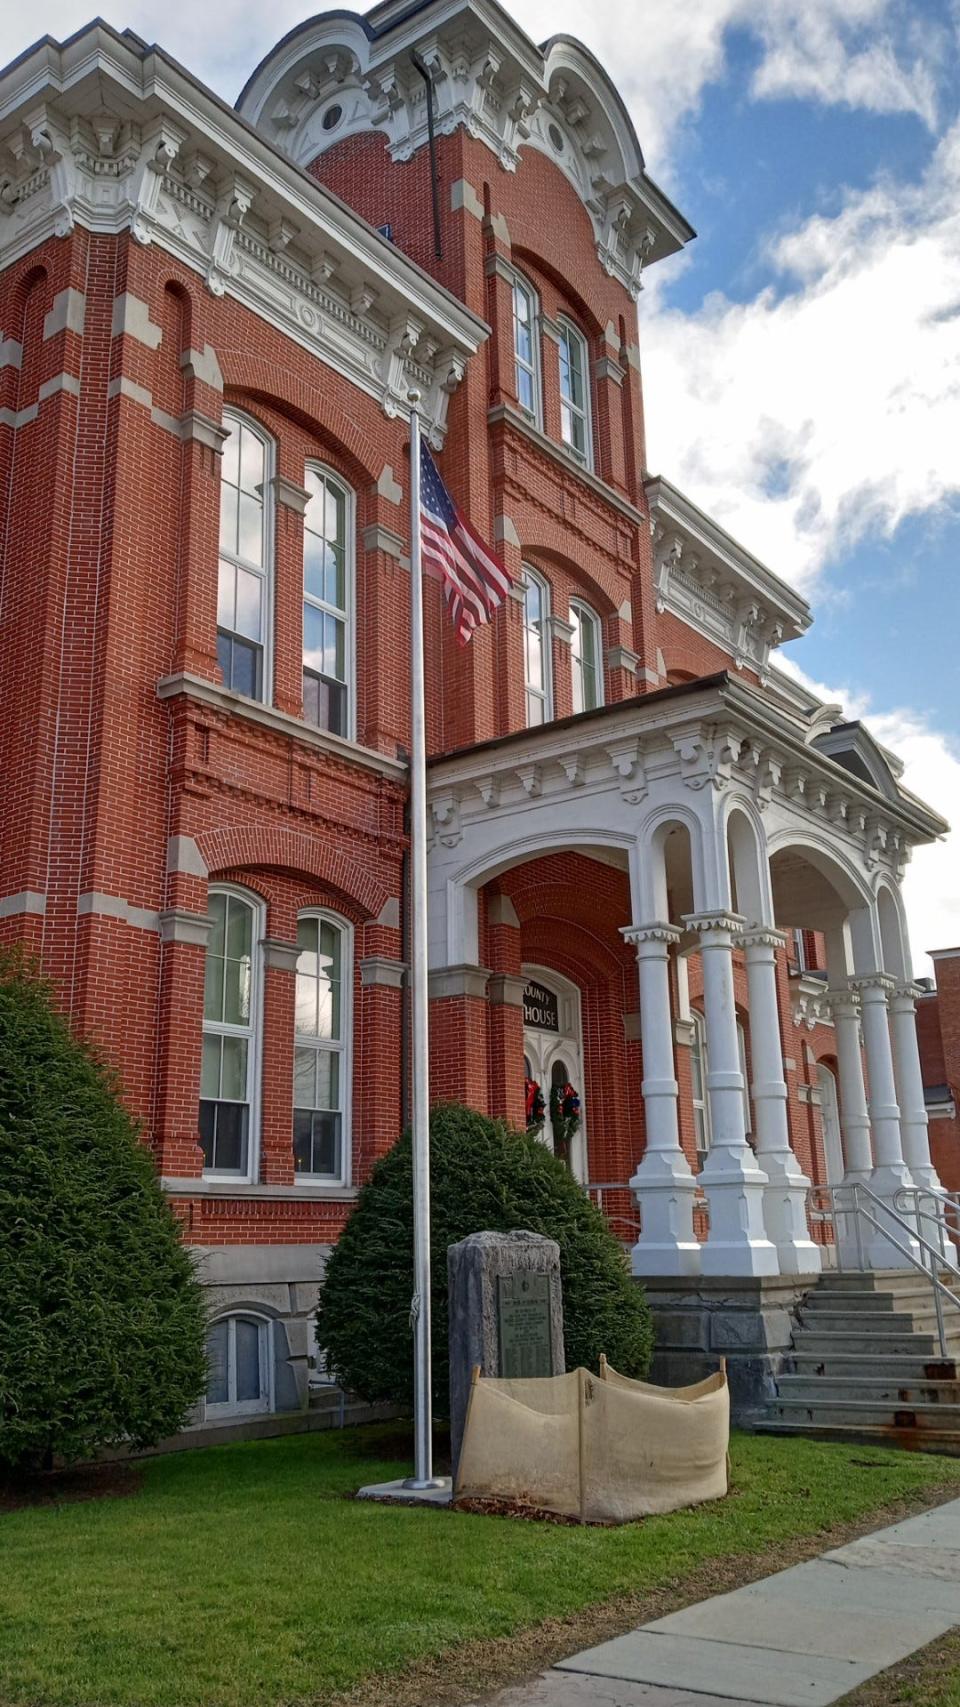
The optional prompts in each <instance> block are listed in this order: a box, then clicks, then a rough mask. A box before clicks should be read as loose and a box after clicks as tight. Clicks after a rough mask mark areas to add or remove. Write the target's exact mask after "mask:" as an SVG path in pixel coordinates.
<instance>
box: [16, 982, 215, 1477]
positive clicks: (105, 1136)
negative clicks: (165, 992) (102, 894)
mask: <svg viewBox="0 0 960 1707" xmlns="http://www.w3.org/2000/svg"><path fill="white" fill-rule="evenodd" d="M0 1252H2V1258H0V1465H3V1466H4V1467H5V1468H7V1469H20V1468H22V1469H33V1468H37V1467H41V1466H44V1465H49V1464H50V1463H51V1462H52V1460H53V1459H54V1457H56V1458H63V1459H65V1460H67V1461H72V1460H75V1459H78V1458H83V1457H87V1456H89V1455H90V1454H91V1453H93V1452H95V1451H96V1450H97V1448H98V1447H102V1446H109V1445H113V1444H115V1443H117V1442H120V1441H129V1442H130V1443H131V1444H132V1445H134V1446H148V1445H152V1444H153V1443H154V1442H156V1441H157V1440H160V1439H161V1438H162V1437H163V1436H164V1435H168V1434H172V1433H173V1432H175V1430H176V1429H177V1428H179V1427H180V1425H181V1424H182V1422H183V1421H184V1419H185V1416H186V1414H187V1412H188V1410H189V1409H190V1407H191V1405H192V1404H193V1403H194V1402H195V1401H196V1399H197V1398H198V1397H199V1395H200V1393H201V1392H202V1390H203V1386H204V1380H205V1359H204V1336H205V1321H204V1311H203V1306H202V1301H201V1292H200V1288H199V1286H198V1284H197V1281H196V1277H195V1275H194V1271H193V1264H192V1262H191V1259H190V1256H189V1254H188V1253H187V1251H186V1250H185V1249H184V1247H183V1245H182V1243H181V1241H180V1234H179V1230H178V1227H177V1223H176V1221H175V1220H174V1217H173V1215H172V1213H171V1211H170V1208H169V1206H168V1204H167V1202H166V1200H165V1198H164V1196H163V1193H162V1191H161V1189H160V1186H159V1184H158V1182H157V1179H156V1176H155V1173H154V1168H153V1163H152V1161H151V1159H150V1156H149V1154H148V1153H147V1151H146V1150H145V1149H144V1147H143V1145H142V1144H141V1143H140V1142H139V1141H138V1138H137V1129H136V1126H135V1125H134V1123H133V1121H132V1120H131V1118H130V1116H129V1115H128V1114H127V1112H126V1110H125V1109H124V1107H123V1105H122V1103H121V1101H120V1098H119V1093H118V1089H117V1085H116V1083H115V1081H114V1079H113V1076H112V1074H111V1073H110V1071H109V1069H108V1068H107V1067H106V1066H105V1065H104V1064H103V1063H102V1062H101V1061H99V1060H98V1058H97V1057H96V1055H95V1054H94V1053H93V1051H92V1050H90V1049H88V1048H87V1047H86V1046H85V1045H83V1044H81V1043H78V1042H77V1041H76V1040H75V1039H74V1038H73V1037H72V1036H71V1034H70V1031H69V1029H68V1027H67V1025H66V1023H65V1021H64V1020H63V1019H62V1018H61V1017H60V1015H59V1014H58V1013H57V1012H56V1011H55V1009H54V1007H53V1004H52V1000H51V994H50V991H49V989H48V987H47V986H46V985H45V984H44V983H43V982H42V981H41V980H40V979H39V978H38V977H37V976H36V975H35V974H34V973H33V971H32V970H31V969H30V968H29V967H28V966H27V965H26V964H25V963H24V962H23V960H22V959H21V958H20V957H18V956H11V955H6V956H4V957H2V958H0Z"/></svg>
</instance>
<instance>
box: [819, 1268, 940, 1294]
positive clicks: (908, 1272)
mask: <svg viewBox="0 0 960 1707" xmlns="http://www.w3.org/2000/svg"><path fill="white" fill-rule="evenodd" d="M939 1279H940V1280H942V1281H943V1284H944V1286H954V1287H956V1286H960V1277H958V1275H957V1272H956V1270H955V1269H951V1268H948V1269H944V1270H943V1271H942V1272H941V1274H940V1275H939ZM925 1284H926V1282H924V1281H923V1280H922V1279H921V1277H920V1275H919V1274H918V1273H917V1270H916V1269H915V1268H884V1269H880V1268H878V1269H868V1270H866V1271H863V1270H860V1269H850V1270H848V1272H847V1273H845V1274H839V1273H838V1272H837V1270H836V1269H830V1270H829V1271H828V1273H826V1274H824V1275H821V1277H820V1279H819V1280H818V1281H817V1283H816V1286H814V1287H811V1289H810V1290H811V1293H812V1292H820V1291H826V1290H828V1289H829V1290H830V1291H836V1292H909V1291H910V1290H911V1289H912V1288H913V1287H915V1286H921V1285H925Z"/></svg>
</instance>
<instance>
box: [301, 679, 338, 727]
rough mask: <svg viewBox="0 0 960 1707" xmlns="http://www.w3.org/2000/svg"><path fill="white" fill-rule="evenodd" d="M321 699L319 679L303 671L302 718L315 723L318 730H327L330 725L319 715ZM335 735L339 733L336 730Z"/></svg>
mask: <svg viewBox="0 0 960 1707" xmlns="http://www.w3.org/2000/svg"><path fill="white" fill-rule="evenodd" d="M321 698H322V694H321V689H320V679H319V677H318V676H313V675H311V674H310V672H309V670H304V672H303V715H304V718H305V719H306V721H307V723H315V724H316V725H317V728H318V729H327V728H329V727H330V725H329V724H328V722H327V720H326V718H325V717H324V716H322V715H321V703H320V702H321ZM335 733H336V734H339V733H340V731H339V730H336V731H335Z"/></svg>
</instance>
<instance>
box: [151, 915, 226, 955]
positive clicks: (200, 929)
mask: <svg viewBox="0 0 960 1707" xmlns="http://www.w3.org/2000/svg"><path fill="white" fill-rule="evenodd" d="M159 921H160V941H161V942H162V943H169V942H176V943H188V944H189V945H190V947H191V948H206V946H207V942H208V940H209V937H210V932H211V931H212V929H213V920H212V918H210V917H209V916H208V915H207V914H206V913H190V912H188V911H187V910H186V908H184V907H167V908H166V910H165V911H164V912H162V913H161V914H160V915H159Z"/></svg>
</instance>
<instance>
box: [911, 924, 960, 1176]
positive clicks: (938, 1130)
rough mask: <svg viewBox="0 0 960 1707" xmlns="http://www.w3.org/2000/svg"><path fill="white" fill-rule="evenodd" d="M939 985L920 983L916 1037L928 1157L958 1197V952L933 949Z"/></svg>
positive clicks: (929, 982) (959, 1015) (959, 1164)
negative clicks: (921, 1072)
mask: <svg viewBox="0 0 960 1707" xmlns="http://www.w3.org/2000/svg"><path fill="white" fill-rule="evenodd" d="M930 958H931V960H932V961H933V965H934V972H935V975H936V983H935V984H934V982H933V980H932V979H922V980H921V995H920V998H919V1000H918V1002H917V1033H918V1036H919V1039H920V1065H921V1068H922V1070H923V1091H924V1101H925V1102H926V1107H927V1115H928V1117H929V1120H930V1151H931V1155H932V1158H933V1163H934V1166H935V1168H936V1170H937V1172H938V1174H939V1175H940V1178H941V1180H942V1182H943V1184H944V1185H945V1186H946V1188H947V1190H948V1191H955V1192H960V1120H958V1118H957V1108H958V1104H960V948H938V949H934V950H933V951H932V953H931V956H930Z"/></svg>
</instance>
